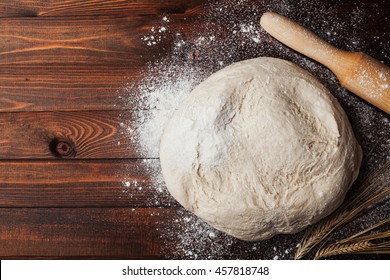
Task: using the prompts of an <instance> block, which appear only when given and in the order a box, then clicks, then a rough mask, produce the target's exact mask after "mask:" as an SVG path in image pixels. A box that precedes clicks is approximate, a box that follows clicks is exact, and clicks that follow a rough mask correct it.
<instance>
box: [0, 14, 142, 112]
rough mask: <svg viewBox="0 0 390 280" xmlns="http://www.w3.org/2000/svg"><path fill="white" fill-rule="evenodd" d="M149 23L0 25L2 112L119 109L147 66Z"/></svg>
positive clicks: (108, 21) (12, 22) (79, 21)
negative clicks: (122, 95) (121, 96)
mask: <svg viewBox="0 0 390 280" xmlns="http://www.w3.org/2000/svg"><path fill="white" fill-rule="evenodd" d="M147 22H148V18H147V17H143V18H141V17H138V18H137V17H132V18H121V19H108V18H105V19H103V18H99V19H96V18H83V19H77V18H71V19H69V18H67V19H60V18H57V19H52V18H49V19H46V20H39V19H36V18H31V19H0V26H2V30H1V31H0V38H1V40H2V42H3V43H0V65H1V67H0V111H14V110H19V111H21V110H43V111H45V110H53V109H56V110H75V109H77V108H79V109H84V110H88V109H90V110H95V109H102V108H105V109H108V110H110V109H116V108H115V101H116V99H117V97H118V92H117V90H118V89H120V88H123V87H124V85H125V84H126V82H127V80H128V77H132V79H135V80H138V79H139V75H140V74H139V71H140V70H142V67H143V66H144V65H145V56H144V55H145V50H144V48H143V46H142V40H141V36H142V34H143V32H142V29H143V28H144V27H145V24H147Z"/></svg>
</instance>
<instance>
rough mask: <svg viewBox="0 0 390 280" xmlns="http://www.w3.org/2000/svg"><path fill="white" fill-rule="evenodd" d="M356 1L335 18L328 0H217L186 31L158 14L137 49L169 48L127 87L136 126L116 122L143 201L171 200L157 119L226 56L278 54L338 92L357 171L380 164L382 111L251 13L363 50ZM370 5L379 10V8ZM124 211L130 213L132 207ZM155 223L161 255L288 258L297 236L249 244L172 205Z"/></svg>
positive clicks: (388, 145) (385, 148)
mask: <svg viewBox="0 0 390 280" xmlns="http://www.w3.org/2000/svg"><path fill="white" fill-rule="evenodd" d="M359 5H360V4H356V6H355V7H353V8H351V10H350V11H349V12H350V13H349V17H350V18H349V20H345V19H344V20H340V18H339V17H338V15H337V14H338V13H335V6H334V5H333V4H330V3H323V2H322V1H319V0H298V1H293V0H281V1H269V2H263V1H250V0H239V1H233V0H225V1H218V2H216V3H209V4H208V5H207V6H206V7H205V9H206V10H205V12H204V13H203V14H204V16H202V17H201V18H199V19H192V20H193V21H194V22H193V24H195V25H196V26H197V28H196V29H197V32H195V33H194V34H185V33H184V31H183V29H182V28H181V27H180V26H177V25H175V24H174V21H173V20H171V19H170V17H169V15H165V16H162V17H161V20H160V22H159V24H158V25H156V26H154V27H152V28H151V29H150V30H148V31H147V32H146V33H145V35H144V36H143V37H142V43H143V44H144V46H145V48H150V52H153V53H156V57H159V53H158V52H159V48H160V45H164V46H166V45H167V44H168V45H170V46H171V47H170V52H169V54H168V55H166V56H164V57H161V58H159V59H157V60H156V61H153V62H150V64H149V66H148V69H147V71H146V72H145V78H144V79H143V80H142V81H141V82H140V83H139V84H138V85H129V86H128V88H127V90H128V92H129V93H131V92H137V98H136V99H131V100H130V101H128V102H131V103H132V104H133V106H132V107H135V108H138V110H137V111H136V112H135V113H134V114H136V125H135V126H134V125H132V126H131V125H128V124H126V123H123V124H121V126H123V127H124V128H125V129H126V130H125V131H127V133H128V135H129V137H131V141H132V142H133V143H136V144H137V145H138V153H139V157H140V158H145V159H144V160H143V163H142V165H143V167H142V169H143V170H146V172H147V174H146V175H147V176H149V177H150V178H151V180H152V183H153V188H154V196H153V198H151V201H148V202H146V204H147V205H150V206H168V207H169V206H177V204H175V202H173V201H172V199H171V198H169V194H168V192H167V190H166V188H165V185H164V182H163V178H162V175H161V171H160V168H159V166H158V165H156V160H153V159H157V158H158V157H159V143H160V137H161V135H162V132H163V129H164V126H165V123H166V122H167V120H169V118H170V117H171V116H172V114H173V112H174V110H175V109H176V108H177V106H178V105H179V104H180V102H181V101H182V100H183V98H185V97H186V96H187V95H188V94H189V93H190V92H191V90H192V89H193V88H194V87H195V86H196V85H197V84H199V83H200V82H201V81H202V80H203V79H204V78H205V77H207V76H208V75H210V74H211V73H213V72H215V71H217V70H219V69H221V68H223V67H225V66H227V65H229V64H231V63H233V62H236V61H239V60H244V59H249V58H254V57H259V56H274V57H279V58H282V59H286V60H290V61H292V62H294V63H296V64H298V65H300V66H301V67H303V68H304V69H306V70H308V71H309V72H311V73H312V74H313V75H315V76H316V77H317V78H318V79H319V80H320V81H321V82H322V83H323V84H325V86H326V87H327V88H328V89H329V90H330V91H331V92H332V93H333V94H334V95H335V96H336V98H338V100H339V101H340V103H341V105H342V106H343V107H344V109H345V110H346V111H347V112H348V114H349V117H350V120H351V123H352V126H353V127H354V131H355V133H356V136H357V138H358V141H359V142H360V143H361V144H362V143H364V145H362V148H363V150H364V154H365V157H366V158H365V161H364V162H365V163H364V166H363V168H362V170H363V172H362V173H363V175H364V174H367V173H370V172H372V171H373V170H375V169H376V168H377V167H378V166H380V165H381V164H383V158H384V157H383V155H387V160H388V159H390V140H389V139H388V138H389V137H388V133H389V129H390V121H389V117H388V116H387V115H385V114H382V115H381V114H380V113H378V112H377V110H376V109H375V108H373V107H371V106H369V105H367V104H366V103H364V102H362V101H361V100H360V99H359V98H358V97H356V96H353V95H351V94H350V93H348V92H347V91H346V90H344V89H342V88H341V87H340V86H339V84H338V81H337V79H336V77H335V76H334V75H333V74H332V73H331V72H330V71H329V70H327V69H326V68H325V67H323V66H321V65H319V64H317V63H315V62H313V61H312V60H310V59H308V58H305V57H303V56H302V55H299V54H297V53H295V52H294V51H292V50H290V49H288V48H286V47H285V46H284V45H282V44H281V43H279V42H278V41H276V40H274V39H272V38H271V37H270V36H269V35H267V34H266V33H265V32H264V31H263V30H262V29H261V28H260V25H259V18H260V16H261V15H262V14H263V13H264V12H266V11H274V12H277V13H280V14H282V15H285V16H287V17H290V18H292V19H293V20H296V21H297V22H299V23H301V24H302V25H304V26H306V27H308V28H310V29H311V30H313V31H314V32H315V33H317V34H318V35H319V36H321V37H322V38H324V39H325V40H327V41H329V42H330V43H333V44H335V45H336V46H337V47H340V48H343V49H345V50H351V51H353V50H363V51H366V52H368V53H370V52H371V50H370V49H369V48H368V43H367V42H366V41H365V40H363V39H362V38H361V37H360V35H359V34H360V30H361V28H362V27H364V26H366V25H368V23H369V19H370V16H367V15H366V14H365V13H364V12H363V10H362V9H361V8H360V6H359ZM344 8H345V9H346V8H347V7H344ZM373 9H374V10H375V12H376V13H380V9H379V8H375V7H373ZM382 16H383V14H382ZM188 20H190V19H188ZM172 38H174V39H173V40H172ZM374 40H376V42H378V44H380V46H381V47H382V49H384V50H388V49H390V43H383V41H380V38H379V37H378V38H374ZM385 44H387V45H385ZM376 55H377V57H376V58H378V59H380V60H382V61H384V62H385V63H387V64H388V63H389V62H390V61H389V60H390V52H388V51H387V52H386V51H384V52H383V53H379V54H378V53H376ZM384 86H388V84H385V85H384ZM122 101H123V99H122ZM375 127H381V128H382V129H383V134H384V135H382V137H381V138H380V137H379V138H378V137H372V135H371V131H372V130H375ZM383 139H387V141H384V140H383ZM385 158H386V157H385ZM123 173H124V174H125V172H123V171H121V174H123ZM143 183H144V182H138V181H137V180H135V179H134V178H126V177H125V178H123V183H122V191H123V192H124V193H127V194H128V196H129V197H133V195H135V192H143V191H145V190H146V189H147V188H143V187H142V184H143ZM167 198H168V199H167ZM132 210H133V211H136V209H135V208H133V209H132ZM158 226H159V228H158V229H157V230H158V231H159V232H160V234H161V239H162V240H163V241H164V243H165V248H164V254H166V257H167V258H180V259H183V258H188V259H222V258H241V259H245V258H246V256H247V255H249V256H251V255H253V253H254V252H256V254H257V255H258V256H259V258H265V259H291V258H292V257H293V255H294V253H295V250H296V246H297V244H298V242H299V241H300V239H301V236H302V235H301V234H296V235H289V236H279V237H276V238H273V239H271V240H266V241H263V242H257V243H253V242H252V243H249V242H242V241H239V240H237V239H234V238H232V237H230V236H227V235H225V234H223V233H221V232H219V231H216V230H214V229H213V228H211V227H210V226H209V225H208V224H206V223H205V222H203V221H202V220H200V219H199V218H197V217H196V216H194V215H192V214H191V213H188V212H187V211H185V210H183V209H182V208H178V210H177V216H176V219H175V220H174V221H172V223H170V224H169V227H168V226H164V225H161V224H160V225H158Z"/></svg>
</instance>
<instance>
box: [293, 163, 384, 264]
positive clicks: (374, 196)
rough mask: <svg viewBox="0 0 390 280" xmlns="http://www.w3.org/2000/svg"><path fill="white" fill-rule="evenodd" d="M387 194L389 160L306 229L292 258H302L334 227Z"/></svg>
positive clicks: (337, 226)
mask: <svg viewBox="0 0 390 280" xmlns="http://www.w3.org/2000/svg"><path fill="white" fill-rule="evenodd" d="M389 194H390V162H387V163H386V164H384V165H383V166H382V168H380V169H379V170H378V171H377V172H375V173H373V174H371V175H370V176H368V178H367V179H366V180H365V181H364V182H363V183H362V184H361V185H360V186H359V187H358V188H357V189H356V191H355V192H354V193H352V195H351V196H350V198H349V199H347V200H346V201H345V202H344V203H343V204H342V205H341V206H340V207H339V208H338V210H336V211H335V212H334V213H333V214H331V215H330V216H328V217H326V218H325V219H323V220H322V221H320V222H319V223H317V224H316V225H314V226H313V227H311V228H310V229H309V230H307V231H306V233H305V235H304V237H303V239H302V241H301V244H300V245H299V247H298V249H297V251H296V253H295V256H294V258H295V259H301V258H303V257H304V256H305V255H306V254H307V253H308V252H310V251H311V250H312V249H313V248H314V247H315V246H317V245H318V244H319V243H320V242H321V241H323V240H324V239H325V238H327V237H328V236H330V235H331V234H332V233H333V232H334V231H335V230H336V229H338V228H340V227H342V226H343V225H345V224H346V223H348V222H349V221H351V220H352V219H353V218H354V217H356V216H357V215H358V214H359V213H361V212H362V211H363V210H365V209H367V208H368V207H369V206H370V205H372V204H374V203H375V202H377V201H379V200H381V199H382V198H384V197H386V196H387V195H389ZM358 246H363V244H356V247H358ZM366 246H367V245H366Z"/></svg>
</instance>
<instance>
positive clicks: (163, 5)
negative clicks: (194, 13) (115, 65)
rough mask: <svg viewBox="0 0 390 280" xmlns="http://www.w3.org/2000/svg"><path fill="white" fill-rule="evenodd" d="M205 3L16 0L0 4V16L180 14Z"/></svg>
mask: <svg viewBox="0 0 390 280" xmlns="http://www.w3.org/2000/svg"><path fill="white" fill-rule="evenodd" d="M206 2H207V1H206V0H191V1H188V0H165V1H156V0H144V1H137V0H98V1H90V0H71V1H62V0H37V1H36V0H34V1H32V0H17V1H2V2H1V3H0V17H64V16H90V15H93V16H99V15H115V16H128V15H129V14H130V15H131V14H138V15H155V14H161V13H183V12H185V11H186V10H187V9H189V8H191V7H193V6H194V5H199V4H202V3H206Z"/></svg>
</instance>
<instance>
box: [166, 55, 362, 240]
mask: <svg viewBox="0 0 390 280" xmlns="http://www.w3.org/2000/svg"><path fill="white" fill-rule="evenodd" d="M160 158H161V167H162V171H163V175H164V179H165V181H166V184H167V187H168V190H169V191H170V193H171V194H172V195H173V196H174V197H175V198H176V200H177V201H179V203H180V204H182V205H183V206H184V207H185V208H186V209H188V210H189V211H191V212H193V213H195V214H196V215H197V216H199V217H200V218H202V219H203V220H205V221H206V222H207V223H209V224H210V225H212V226H213V227H215V228H217V229H219V230H221V231H224V232H226V233H228V234H230V235H233V236H235V237H237V238H240V239H243V240H263V239H268V238H270V237H272V236H274V235H275V234H279V233H294V232H297V231H300V230H302V229H303V228H305V227H306V226H307V225H309V224H313V223H315V222H317V221H319V220H320V219H321V218H323V217H325V216H326V215H328V214H330V213H331V212H332V211H333V210H335V209H336V208H337V207H338V206H339V205H340V204H341V203H342V201H343V200H344V196H345V194H346V192H347V190H348V189H349V187H350V185H351V184H352V182H353V181H354V180H355V179H356V177H357V175H358V170H359V167H360V163H361V158H362V154H361V149H360V146H359V144H358V143H357V141H356V139H355V137H354V134H353V131H352V128H351V126H350V124H349V121H348V119H347V116H346V115H345V113H344V111H343V110H342V108H341V107H340V105H339V104H338V102H337V101H336V100H335V98H333V97H332V96H331V94H330V93H329V92H328V91H327V90H326V88H325V87H324V86H323V85H322V84H320V82H318V81H317V80H316V79H315V78H314V77H313V76H312V75H310V74H309V73H307V72H306V71H304V70H303V69H301V68H300V67H298V66H296V65H294V64H293V63H290V62H287V61H284V60H281V59H275V58H256V59H251V60H246V61H242V62H238V63H235V64H232V65H230V66H228V67H226V68H224V69H222V70H221V71H219V72H217V73H215V74H213V75H211V76H210V77H209V78H208V79H207V80H205V81H204V82H203V83H201V84H200V85H199V86H198V87H196V88H195V89H194V90H193V91H192V92H191V94H190V95H189V96H188V97H187V98H186V99H185V100H184V102H183V103H182V104H181V105H180V107H179V108H178V110H177V111H176V112H175V114H174V116H173V117H172V119H171V120H170V121H169V122H168V124H167V126H166V128H165V130H164V133H163V136H162V140H161V147H160Z"/></svg>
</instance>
